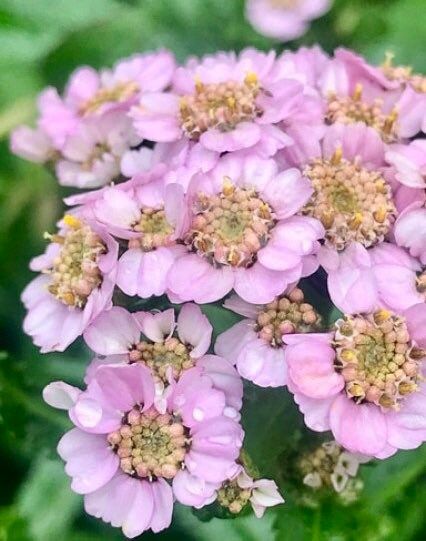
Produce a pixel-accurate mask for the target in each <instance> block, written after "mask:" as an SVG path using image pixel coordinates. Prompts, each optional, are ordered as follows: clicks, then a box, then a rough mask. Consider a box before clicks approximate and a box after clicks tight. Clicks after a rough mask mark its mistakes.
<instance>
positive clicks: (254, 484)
mask: <svg viewBox="0 0 426 541" xmlns="http://www.w3.org/2000/svg"><path fill="white" fill-rule="evenodd" d="M217 499H218V502H219V504H220V505H222V506H223V507H226V508H228V509H229V511H230V512H231V513H233V514H238V513H240V512H241V511H242V510H243V509H244V507H245V506H246V505H247V503H248V502H250V504H251V506H252V508H253V511H254V513H255V515H256V517H257V518H262V517H263V515H264V513H265V510H266V508H267V507H274V506H275V505H279V504H281V503H284V499H283V497H282V496H281V494H280V493H279V492H278V487H277V485H276V483H275V481H272V480H270V479H256V480H254V479H252V478H251V477H250V476H249V475H248V474H247V472H246V471H245V470H244V468H243V467H242V466H240V471H239V472H238V474H237V475H236V476H235V477H233V478H232V479H229V480H228V481H226V482H225V483H224V484H223V485H222V487H221V488H220V489H219V490H218V498H217Z"/></svg>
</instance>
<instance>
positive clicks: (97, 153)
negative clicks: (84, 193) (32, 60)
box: [11, 51, 175, 188]
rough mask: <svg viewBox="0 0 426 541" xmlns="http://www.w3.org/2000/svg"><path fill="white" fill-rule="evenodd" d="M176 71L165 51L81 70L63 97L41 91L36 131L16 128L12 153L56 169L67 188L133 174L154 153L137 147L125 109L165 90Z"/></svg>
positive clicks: (52, 91)
mask: <svg viewBox="0 0 426 541" xmlns="http://www.w3.org/2000/svg"><path fill="white" fill-rule="evenodd" d="M174 70H175V62H174V58H173V55H171V53H169V52H167V51H159V52H157V53H148V54H144V55H135V56H133V57H131V58H129V59H126V60H122V61H120V62H119V63H117V65H116V66H115V67H114V68H113V69H112V70H109V69H104V70H101V71H100V72H99V73H98V72H97V71H96V70H94V69H92V68H89V67H83V68H79V69H78V70H76V71H75V72H74V73H73V74H72V76H71V78H70V80H69V83H68V85H67V86H66V89H65V92H64V96H63V97H60V96H59V94H58V92H57V91H56V89H54V88H51V87H49V88H47V89H46V90H44V91H43V92H42V93H41V95H40V96H39V100H38V108H39V118H38V120H37V127H36V128H35V129H31V128H28V127H27V126H21V127H18V128H17V129H16V130H15V131H14V132H13V134H12V137H11V149H12V151H13V152H14V153H15V154H18V155H20V156H22V157H24V158H26V159H28V160H30V161H35V162H39V163H45V162H51V163H52V164H54V165H56V173H57V176H58V179H59V182H60V184H63V185H64V186H75V187H78V188H93V187H99V186H103V185H105V184H108V183H109V182H111V181H113V180H114V181H117V180H120V177H121V175H124V176H126V177H129V176H132V174H133V171H134V164H135V163H137V164H138V167H143V168H144V169H145V168H148V167H149V166H150V153H148V152H147V151H146V149H144V150H140V149H139V148H138V147H139V146H140V145H141V144H142V139H141V138H140V137H139V136H137V135H136V133H135V130H134V128H133V125H132V123H131V121H130V119H129V118H128V117H127V111H128V110H129V108H130V107H131V105H132V104H134V103H136V102H137V100H138V99H139V98H140V97H141V95H142V94H143V93H145V92H153V91H160V90H164V89H165V88H166V87H167V86H168V85H169V84H170V82H171V79H172V76H173V73H174ZM135 147H136V148H135Z"/></svg>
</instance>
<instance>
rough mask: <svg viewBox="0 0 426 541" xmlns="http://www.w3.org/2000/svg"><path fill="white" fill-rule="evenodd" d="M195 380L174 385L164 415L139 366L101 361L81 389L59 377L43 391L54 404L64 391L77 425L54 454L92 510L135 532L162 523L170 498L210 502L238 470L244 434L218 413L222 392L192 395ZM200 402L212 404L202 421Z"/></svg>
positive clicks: (129, 532) (151, 382) (127, 531)
mask: <svg viewBox="0 0 426 541" xmlns="http://www.w3.org/2000/svg"><path fill="white" fill-rule="evenodd" d="M199 385H200V379H199V378H198V379H197V378H195V379H194V380H193V381H192V383H191V385H187V384H186V385H182V387H181V386H180V383H178V384H177V386H176V388H175V389H174V392H173V393H172V394H171V395H170V396H169V397H168V400H167V406H166V409H165V411H164V412H162V413H160V412H159V411H158V410H157V409H156V407H155V405H154V396H155V393H154V380H153V379H152V376H151V375H150V372H149V370H148V369H147V368H146V367H143V366H141V365H140V364H133V365H130V366H129V365H111V366H103V367H100V368H99V369H98V370H97V372H96V374H95V376H94V378H93V379H92V381H91V382H90V383H89V385H88V387H87V389H86V390H85V391H82V392H79V391H78V390H76V389H74V388H72V387H71V388H70V387H66V386H64V384H63V383H61V382H59V383H53V384H50V385H49V386H48V387H47V388H46V389H45V390H44V398H45V400H46V401H47V402H48V403H49V404H51V405H53V406H55V407H62V408H63V407H64V401H63V399H64V395H65V396H66V397H68V404H67V405H66V407H65V409H69V415H70V418H71V420H72V421H73V422H74V424H75V425H76V428H74V429H72V430H70V431H69V432H67V433H66V434H65V435H64V436H63V437H62V439H61V441H60V442H59V445H58V452H59V454H60V456H61V457H62V459H63V460H64V461H65V462H66V471H67V473H68V474H69V475H70V476H71V477H72V478H73V481H72V488H73V490H74V491H75V492H77V493H80V494H84V495H85V509H86V511H87V512H88V513H89V514H91V515H94V516H96V517H99V518H101V519H102V520H104V521H105V522H109V523H111V524H112V525H113V526H119V527H121V528H122V529H123V533H124V534H125V535H126V536H127V537H130V538H132V537H136V536H137V535H140V534H141V533H142V532H143V531H145V530H148V529H152V530H153V531H154V532H157V531H160V530H162V529H164V528H166V527H167V526H168V525H169V524H170V521H171V515H172V509H173V499H174V498H176V499H177V500H178V501H179V502H181V503H184V504H188V505H196V506H198V507H201V506H203V505H206V504H207V503H210V502H211V501H213V499H214V497H215V490H216V488H217V487H218V486H219V485H220V483H221V482H223V481H224V480H225V479H226V478H227V477H229V476H231V475H234V472H235V471H236V468H237V465H236V463H235V460H236V458H237V457H238V454H239V449H240V447H241V444H242V439H243V432H242V429H241V428H240V426H239V425H238V424H237V423H236V422H235V421H233V420H231V419H229V418H227V417H224V416H223V415H222V409H223V401H224V400H223V397H221V395H220V393H219V392H218V391H217V390H211V391H210V392H209V391H208V389H207V387H206V386H205V385H204V386H202V388H203V393H202V395H201V396H200V395H199V394H198V396H196V393H194V387H195V388H196V387H199ZM200 402H201V403H202V404H206V403H208V404H209V407H208V408H204V410H203V411H204V412H205V416H204V417H203V420H201V421H200V420H198V418H199V416H198V414H197V410H198V405H199V403H200ZM195 487H196V488H195Z"/></svg>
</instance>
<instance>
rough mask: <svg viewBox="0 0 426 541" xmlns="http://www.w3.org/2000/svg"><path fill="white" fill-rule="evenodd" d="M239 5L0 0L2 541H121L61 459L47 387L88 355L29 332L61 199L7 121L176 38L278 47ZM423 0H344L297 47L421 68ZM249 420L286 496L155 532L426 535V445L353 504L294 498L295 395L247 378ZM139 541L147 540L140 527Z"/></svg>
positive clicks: (247, 536) (317, 537) (60, 428)
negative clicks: (94, 71) (273, 505)
mask: <svg viewBox="0 0 426 541" xmlns="http://www.w3.org/2000/svg"><path fill="white" fill-rule="evenodd" d="M243 3H244V2H243V0H121V1H120V0H90V1H88V0H31V1H28V0H1V2H0V155H1V159H0V205H1V212H0V326H1V328H0V340H1V346H0V350H1V351H2V352H4V353H1V354H0V541H53V540H57V539H60V540H61V541H89V540H90V541H93V540H101V539H102V540H104V541H114V540H118V539H122V535H121V533H120V532H119V531H116V530H113V529H111V528H109V527H108V526H106V525H104V524H102V523H100V522H98V521H95V520H92V519H91V518H89V517H86V516H84V514H83V512H82V502H81V498H80V497H79V496H77V495H75V494H73V493H72V492H71V491H70V489H69V481H68V479H67V477H66V476H65V474H64V472H63V467H62V464H61V463H60V461H59V460H58V459H57V458H56V455H55V450H54V447H55V443H56V441H57V440H58V439H59V437H60V434H62V433H63V432H64V430H66V429H67V427H68V426H69V423H68V421H67V419H66V417H65V415H63V414H61V413H58V412H56V411H52V410H50V409H49V408H48V407H47V406H46V405H45V404H44V403H43V402H42V400H41V396H40V394H41V389H42V388H43V386H44V385H45V384H46V383H47V382H49V381H51V380H57V379H65V380H67V381H68V382H70V383H75V384H78V383H79V382H80V381H81V378H82V374H83V372H84V366H85V364H86V363H87V361H88V353H87V351H85V350H84V348H83V346H82V345H81V344H77V345H75V346H73V347H72V348H70V350H69V351H68V352H66V353H65V354H49V355H45V356H43V357H42V356H40V355H39V354H38V352H37V351H36V349H35V348H34V347H33V346H32V345H31V343H30V341H29V340H28V338H27V337H25V336H24V335H23V334H22V331H21V321H22V317H23V309H22V306H21V304H20V301H19V295H20V292H21V290H22V289H23V287H24V286H25V284H26V283H27V282H28V280H29V279H30V272H29V271H28V270H27V265H28V260H29V259H30V257H31V256H33V255H35V254H37V253H39V252H40V251H41V250H42V249H43V241H42V240H41V239H42V233H43V231H45V230H48V229H51V228H52V227H53V224H54V221H55V219H56V218H57V217H58V216H59V214H60V212H61V203H60V198H61V197H62V196H63V195H64V194H65V191H64V190H60V189H59V187H58V186H57V184H56V183H55V179H54V178H53V177H52V176H51V175H50V174H49V173H48V172H47V171H45V170H43V169H42V168H40V167H38V166H36V165H32V164H28V163H26V162H24V161H22V160H19V159H17V158H15V157H13V156H11V155H10V154H9V152H8V134H9V132H10V130H11V129H12V128H13V127H14V126H16V125H18V124H20V123H23V122H31V121H32V120H33V118H34V116H35V98H36V95H37V93H38V92H39V91H40V90H41V88H43V87H44V86H46V85H48V84H53V85H56V86H59V87H63V85H64V83H65V82H66V79H67V77H68V75H69V73H70V72H71V71H72V70H73V69H74V68H75V67H77V66H79V65H81V64H90V65H92V66H95V67H100V66H104V65H110V64H111V63H113V62H114V61H115V60H117V59H118V58H120V57H122V56H125V55H128V54H131V53H133V52H135V51H140V50H147V49H151V48H155V47H169V48H171V49H172V50H173V51H174V52H175V53H176V55H177V57H178V59H179V60H184V59H185V57H186V56H188V55H191V54H202V53H206V52H213V51H216V50H218V49H241V48H243V47H245V46H247V45H253V46H256V47H259V48H263V49H267V48H270V47H275V48H277V49H279V50H280V49H281V48H282V46H281V45H280V44H278V43H274V42H272V41H270V40H268V39H266V38H263V37H262V36H259V35H258V34H256V33H255V32H254V31H253V30H252V29H251V28H250V27H249V25H248V24H247V23H246V21H245V20H244V18H243ZM425 15H426V2H425V0H336V1H335V4H334V7H333V9H332V11H331V12H330V13H329V14H327V15H326V16H325V17H323V18H322V19H321V20H319V21H316V22H315V23H314V24H313V26H312V28H311V30H310V31H309V33H308V34H307V35H306V36H304V37H303V38H302V39H300V40H298V41H297V42H295V43H291V44H290V46H291V47H292V48H294V47H297V46H299V45H301V44H313V43H316V42H319V43H320V44H321V45H322V46H323V47H324V48H325V49H327V50H328V51H331V50H332V49H333V48H334V47H336V46H338V45H342V44H343V45H346V46H349V47H353V48H354V49H356V50H358V51H360V52H362V53H363V54H366V55H367V57H368V58H369V59H370V60H372V61H376V62H380V61H381V60H382V59H383V57H384V53H385V51H387V50H393V51H394V52H395V53H396V58H397V60H398V62H400V63H407V64H411V65H413V66H414V67H415V68H416V69H418V70H420V71H421V70H422V69H423V70H424V66H425V60H426V53H425V51H426V33H425V31H424V20H425ZM204 310H205V312H206V313H207V315H208V316H209V317H210V318H211V320H212V321H213V323H214V324H215V328H216V332H221V331H223V330H224V329H225V328H227V327H229V326H230V325H231V324H233V323H234V322H235V318H234V316H233V315H230V314H229V313H228V314H226V315H225V314H224V313H223V311H222V310H221V309H220V308H218V307H217V306H213V305H208V306H206V307H204ZM243 424H244V427H245V429H246V432H247V440H246V442H247V449H248V451H249V453H250V455H251V457H252V459H253V460H254V461H255V463H256V465H257V467H258V468H259V469H260V472H261V474H262V475H264V476H274V477H275V478H276V479H277V481H278V482H279V484H280V486H281V488H282V490H283V493H284V495H285V496H286V499H287V504H286V505H284V506H281V507H280V508H279V509H277V510H275V511H269V512H268V513H267V514H266V516H265V517H264V519H263V520H261V521H257V520H256V519H254V518H253V517H251V516H250V517H244V518H238V519H235V520H220V519H218V518H213V519H211V520H207V521H205V520H206V519H209V518H210V517H208V516H207V517H206V515H204V516H199V518H202V519H203V521H200V520H199V518H197V517H196V516H195V515H193V514H192V513H191V512H190V511H189V510H188V509H184V508H182V507H180V506H177V508H176V513H175V521H174V526H173V527H172V528H171V529H170V530H169V531H168V532H165V533H162V534H159V535H157V536H156V539H158V540H159V541H161V540H173V539H176V540H177V539H179V540H186V541H212V540H216V539H218V538H221V537H222V538H223V539H224V540H226V541H257V540H262V541H299V540H300V541H305V540H312V541H352V540H354V541H355V540H357V541H364V540H368V541H394V540H395V541H414V540H416V539H419V540H420V539H425V536H426V528H425V524H424V514H425V510H426V490H425V483H424V481H425V473H426V451H425V449H419V450H417V451H412V452H401V453H399V454H398V455H397V456H395V457H393V458H391V459H389V460H387V461H384V462H381V463H378V464H374V465H367V466H365V467H364V468H363V472H362V477H363V479H364V482H365V490H364V492H363V496H362V498H361V500H360V502H358V503H357V504H355V505H353V506H351V507H348V508H345V507H341V506H340V505H339V504H337V503H336V501H333V500H331V501H327V500H324V502H322V504H321V505H320V506H319V507H318V508H316V509H314V510H311V509H308V508H306V507H303V506H301V505H299V504H298V498H297V486H296V485H294V482H293V481H292V480H291V478H290V477H289V476H288V471H290V470H291V468H290V466H291V461H292V457H293V456H294V455H293V454H292V453H293V452H294V449H295V448H296V446H300V445H303V442H304V441H305V440H307V439H309V438H310V439H311V440H312V439H313V438H314V439H315V436H313V435H312V434H308V433H307V431H306V430H304V429H303V426H302V424H301V420H300V416H298V414H297V410H296V408H295V406H294V404H293V403H292V401H291V399H290V398H289V397H288V396H287V395H286V393H285V392H283V391H281V390H270V389H269V390H259V389H254V388H253V387H252V386H247V389H246V393H245V408H244V417H243ZM144 539H147V540H149V539H153V536H152V535H151V534H146V535H145V536H144Z"/></svg>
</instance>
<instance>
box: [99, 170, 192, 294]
mask: <svg viewBox="0 0 426 541" xmlns="http://www.w3.org/2000/svg"><path fill="white" fill-rule="evenodd" d="M138 178H140V179H141V180H142V182H143V183H139V182H138ZM147 178H148V180H149V181H148V182H146V180H147ZM184 205H185V201H184V194H183V190H182V188H181V186H179V185H177V184H166V183H165V181H164V170H163V169H162V168H161V167H160V168H157V170H154V169H153V170H152V171H151V173H150V174H149V175H147V176H146V175H142V176H140V177H135V179H134V182H130V183H126V184H125V185H119V186H118V187H110V188H107V189H105V190H103V191H102V193H100V194H99V197H96V198H95V200H94V202H93V204H92V205H90V204H89V207H90V206H91V210H92V212H93V214H94V216H95V218H96V219H97V220H98V221H99V222H101V223H103V224H105V226H106V227H107V229H108V231H109V232H110V233H111V234H113V235H115V236H117V237H119V238H121V239H127V240H128V243H127V250H126V251H125V252H124V253H123V255H122V256H121V257H120V259H119V262H118V270H117V285H118V287H120V289H122V291H124V293H126V294H127V295H132V296H133V295H138V296H139V297H143V298H148V297H150V296H151V295H163V294H164V293H165V292H166V289H167V284H166V278H167V273H168V271H169V269H170V268H171V266H172V265H173V263H174V262H175V260H176V258H178V257H179V256H181V255H182V254H184V253H186V251H185V248H184V247H183V246H180V245H178V244H177V243H176V240H177V238H178V237H179V234H180V232H181V229H182V223H181V217H182V216H183V214H182V211H181V209H182V207H183V206H184Z"/></svg>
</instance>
